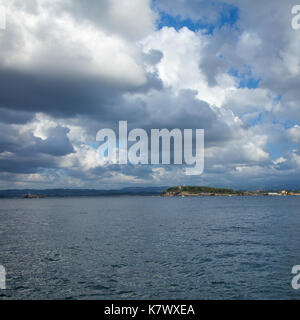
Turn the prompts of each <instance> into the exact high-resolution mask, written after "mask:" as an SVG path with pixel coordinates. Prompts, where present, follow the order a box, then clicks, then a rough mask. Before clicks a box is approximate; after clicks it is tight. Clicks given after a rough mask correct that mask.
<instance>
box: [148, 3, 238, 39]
mask: <svg viewBox="0 0 300 320" xmlns="http://www.w3.org/2000/svg"><path fill="white" fill-rule="evenodd" d="M157 1H159V0H153V7H154V8H155V7H156V6H155V4H156V2H157ZM210 6H211V10H212V14H215V11H217V17H218V18H217V19H216V20H215V21H213V22H210V19H209V17H206V16H201V11H200V8H199V19H197V20H195V19H191V18H183V17H182V16H181V15H180V14H178V15H176V16H174V15H171V14H169V13H167V12H163V11H159V15H160V18H159V20H158V22H157V28H158V29H162V28H163V27H173V28H174V29H175V30H179V29H181V28H183V27H187V28H188V29H190V30H192V31H198V30H202V31H203V33H204V34H213V33H214V30H215V29H221V28H222V27H224V26H229V27H236V22H237V21H238V19H239V10H238V8H237V7H235V6H233V5H230V4H226V3H219V2H216V1H211V3H210Z"/></svg>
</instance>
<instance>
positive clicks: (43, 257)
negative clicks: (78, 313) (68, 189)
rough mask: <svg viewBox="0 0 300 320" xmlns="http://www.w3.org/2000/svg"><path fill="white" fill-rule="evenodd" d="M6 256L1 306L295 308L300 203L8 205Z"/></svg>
mask: <svg viewBox="0 0 300 320" xmlns="http://www.w3.org/2000/svg"><path fill="white" fill-rule="evenodd" d="M82 212H88V214H82ZM0 249H1V251H0V264H2V265H4V266H5V268H6V270H7V290H0V297H1V298H2V299H298V298H300V290H299V291H297V290H293V289H292V287H291V279H292V274H291V268H292V266H293V265H296V264H300V197H231V198H230V197H226V198H223V197H201V198H159V197H99V198H62V199H55V198H52V199H24V200H23V199H5V200H0Z"/></svg>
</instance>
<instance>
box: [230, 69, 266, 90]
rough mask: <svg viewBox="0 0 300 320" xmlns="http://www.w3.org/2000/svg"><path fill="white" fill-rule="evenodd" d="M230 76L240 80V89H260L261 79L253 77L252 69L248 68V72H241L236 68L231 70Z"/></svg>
mask: <svg viewBox="0 0 300 320" xmlns="http://www.w3.org/2000/svg"><path fill="white" fill-rule="evenodd" d="M228 74H230V75H231V76H233V77H235V78H237V79H238V81H239V84H238V88H239V89H240V88H248V89H256V88H258V87H259V84H260V82H261V80H262V79H261V78H255V77H253V74H252V71H251V69H250V68H248V71H247V72H240V71H239V70H237V69H235V68H231V69H230V70H229V71H228Z"/></svg>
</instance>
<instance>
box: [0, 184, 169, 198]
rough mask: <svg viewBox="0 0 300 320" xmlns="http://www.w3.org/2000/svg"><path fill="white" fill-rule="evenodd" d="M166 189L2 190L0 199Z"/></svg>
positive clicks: (154, 192)
mask: <svg viewBox="0 0 300 320" xmlns="http://www.w3.org/2000/svg"><path fill="white" fill-rule="evenodd" d="M165 189H166V187H128V188H123V189H120V190H96V189H46V190H40V189H22V190H17V189H16V190H0V198H20V197H22V195H24V194H29V193H30V194H32V195H35V194H36V195H44V196H45V197H98V196H117V195H146V196H152V195H159V194H161V193H162V192H163V191H164V190H165Z"/></svg>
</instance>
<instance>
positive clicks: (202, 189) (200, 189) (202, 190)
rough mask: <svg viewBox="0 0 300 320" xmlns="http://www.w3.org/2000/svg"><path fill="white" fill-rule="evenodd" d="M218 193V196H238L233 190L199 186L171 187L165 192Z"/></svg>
mask: <svg viewBox="0 0 300 320" xmlns="http://www.w3.org/2000/svg"><path fill="white" fill-rule="evenodd" d="M167 192H169V193H185V192H187V193H191V194H199V193H218V194H237V193H238V192H237V191H235V190H233V189H225V188H212V187H198V186H183V187H171V188H168V189H167V190H165V193H167Z"/></svg>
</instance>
